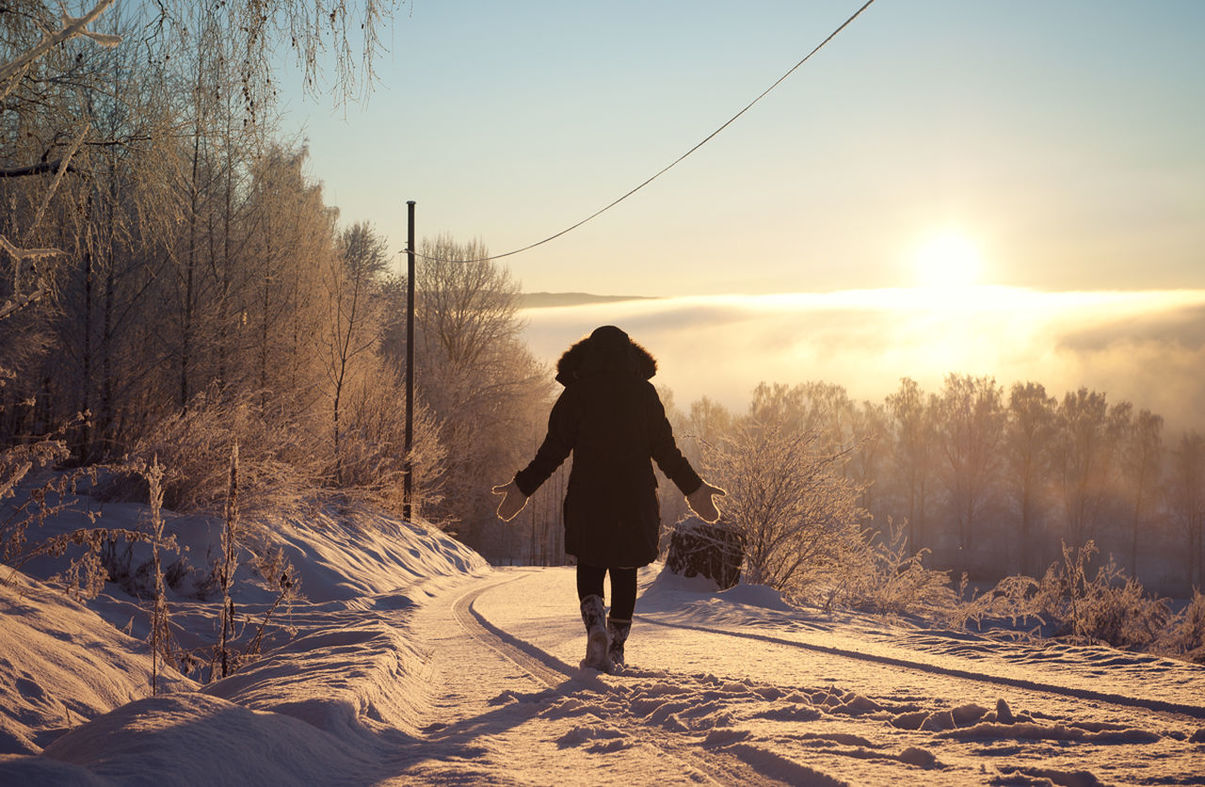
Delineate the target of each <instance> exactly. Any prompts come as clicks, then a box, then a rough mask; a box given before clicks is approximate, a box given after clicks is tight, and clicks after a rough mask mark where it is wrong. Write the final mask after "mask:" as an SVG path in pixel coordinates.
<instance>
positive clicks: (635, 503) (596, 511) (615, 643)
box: [493, 325, 724, 671]
mask: <svg viewBox="0 0 1205 787" xmlns="http://www.w3.org/2000/svg"><path fill="white" fill-rule="evenodd" d="M656 371H657V362H656V361H655V360H654V359H653V356H652V355H650V354H649V353H648V351H647V350H645V349H644V348H643V347H641V346H640V345H638V344H636V343H635V342H633V341H632V340H631V339H629V338H628V335H627V334H626V333H624V332H623V331H621V330H620V329H619V328H616V327H615V326H613V325H604V326H603V327H601V328H598V329H596V330H595V331H594V332H593V333H591V334H590V335H589V336H588V337H587V338H585V339H582V340H581V341H579V342H577V343H576V344H574V345H573V346H572V347H570V348H569V349H568V350H567V351H566V352H565V354H564V355H562V356H561V359H560V361H559V362H557V375H556V380H557V382H559V383H560V384H561V385H563V386H565V390H564V391H563V392H562V393H561V396H560V398H559V399H557V401H556V404H555V405H553V408H552V414H551V415H550V416H549V418H548V435H547V436H546V437H545V438H544V442H543V444H542V445H541V446H540V449H539V450H538V451H537V452H536V457H535V459H533V460H532V461H531V463H530V464H529V465H527V467H525V468H524V469H522V470H520V471H519V472H518V473H516V474H515V478H514V480H513V481H511V482H510V483H509V484H502V485H500V486H495V487H494V488H493V492H494V494H499V495H505V497H504V498H503V500H502V503H501V504H500V505H499V506H498V516H499V517H500V518H501V519H502V520H503V521H507V522H509V521H510V520H511V519H514V518H515V516H516V515H518V513H519V512H520V511H521V510H522V509H523V506H524V505H526V503H527V498H528V497H530V496H531V495H532V494H533V493H535V491H536V490H537V489H539V488H540V485H541V484H543V483H544V482H545V481H546V480H548V477H549V476H550V475H552V473H553V471H554V470H556V469H557V467H559V466H560V464H561V462H563V461H565V457H567V456H568V455H569V453H570V452H572V453H573V469H572V470H571V472H570V474H569V489H568V492H567V493H566V495H565V504H564V521H565V551H566V552H568V553H569V554H571V555H575V556H576V557H577V595H578V599H579V601H580V602H581V612H582V622H583V623H585V625H586V633H587V644H586V659H585V661H584V662H583V666H586V667H593V668H595V669H599V670H606V671H609V670H610V669H611V667H612V665H614V666H616V667H622V666H623V663H624V659H623V646H624V642H625V641H626V640H627V638H628V631H629V630H630V628H631V625H632V612H633V610H635V608H636V569H638V568H640V567H641V566H646V565H648V564H649V563H651V562H652V561H653V560H655V559H656V558H657V542H658V537H659V535H660V530H661V514H660V509H659V506H658V504H657V479H656V476H654V475H653V467H652V464H651V462H650V460H653V461H656V462H657V465H658V466H659V467H660V468H661V471H662V472H663V473H665V475H666V476H667V477H668V478H669V479H670V480H672V481H673V482H674V484H675V485H676V486H677V487H678V489H680V490H681V491H682V493H683V494H684V495H686V501H687V503H688V504H689V505H690V508H691V510H693V511H694V512H695V513H696V514H698V515H699V517H700V518H702V519H704V520H706V521H708V522H714V521H716V520H717V519H718V518H719V511H718V510H717V509H716V507H715V504H714V503H713V502H712V499H711V498H712V495H723V494H724V492H723V490H721V489H718V488H717V487H714V486H711V485H709V484H706V483H704V482H703V480H702V479H700V478H699V476H698V474H697V473H696V472H695V471H694V469H693V468H692V467H691V466H690V462H688V461H687V460H686V457H684V456H683V455H682V453H681V451H679V450H678V446H677V445H676V444H675V443H674V435H673V430H672V429H671V428H670V424H669V421H668V420H667V419H666V417H665V408H664V407H662V405H661V399H660V398H659V397H658V396H657V390H656V389H655V388H654V387H653V384H652V383H650V382H649V379H650V378H651V377H652V376H653V375H654V374H655V373H656ZM608 573H609V574H610V575H611V613H610V616H609V617H607V618H606V619H605V622H604V602H603V577H604V576H605V575H606V574H608Z"/></svg>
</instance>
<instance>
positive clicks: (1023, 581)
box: [947, 574, 1046, 628]
mask: <svg viewBox="0 0 1205 787" xmlns="http://www.w3.org/2000/svg"><path fill="white" fill-rule="evenodd" d="M1039 589H1040V584H1039V583H1038V581H1037V580H1036V579H1034V578H1033V577H1027V576H1025V575H1023V574H1017V575H1014V576H1011V577H1005V578H1004V579H1002V580H1000V581H999V582H997V583H996V585H995V586H994V587H993V588H991V589H990V590H988V591H986V592H984V593H980V594H979V595H977V596H974V597H972V598H969V599H967V598H963V596H962V593H959V594H956V595H958V597H959V603H957V604H956V605H954V607H953V608H952V609H951V611H950V614H949V617H948V618H947V622H948V623H949V624H950V625H952V626H954V627H955V628H965V627H966V626H967V625H969V624H970V623H971V622H972V621H973V622H974V623H975V625H976V626H977V627H980V628H982V626H983V622H984V621H985V620H989V621H991V620H1005V619H1007V620H1008V621H1009V623H1010V624H1011V625H1013V626H1017V625H1018V624H1020V625H1023V626H1028V625H1031V624H1032V623H1037V624H1038V625H1045V623H1046V620H1045V618H1044V617H1043V612H1044V609H1045V608H1044V606H1043V603H1042V598H1043V597H1042V596H1040V595H1039Z"/></svg>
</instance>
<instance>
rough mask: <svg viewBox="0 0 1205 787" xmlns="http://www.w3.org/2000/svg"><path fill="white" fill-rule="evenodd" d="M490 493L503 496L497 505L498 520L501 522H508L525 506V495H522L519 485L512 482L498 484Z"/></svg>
mask: <svg viewBox="0 0 1205 787" xmlns="http://www.w3.org/2000/svg"><path fill="white" fill-rule="evenodd" d="M490 491H491V492H493V493H494V494H495V495H503V498H502V502H501V503H499V504H498V518H499V519H501V520H502V521H503V522H509V521H511V520H512V519H514V518H515V517H517V516H518V515H519V512H520V511H522V510H523V506H525V505H527V495H525V494H523V492H522V490H520V489H519V485H518V484H516V483H515V482H514V481H511V482H510V483H509V484H499V485H498V486H495V487H494V488H493V489H491V490H490Z"/></svg>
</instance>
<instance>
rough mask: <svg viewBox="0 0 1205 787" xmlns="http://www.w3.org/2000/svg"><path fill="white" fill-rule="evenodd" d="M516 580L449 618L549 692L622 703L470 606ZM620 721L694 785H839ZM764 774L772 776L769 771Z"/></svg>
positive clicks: (593, 678)
mask: <svg viewBox="0 0 1205 787" xmlns="http://www.w3.org/2000/svg"><path fill="white" fill-rule="evenodd" d="M520 578H521V577H513V578H510V579H505V580H502V581H498V582H492V583H490V584H488V585H485V586H483V587H477V588H473V589H470V590H469V591H468V592H466V593H465V594H464V595H462V596H461V597H460V598H458V599H456V601H455V602H454V603H453V604H452V616H453V618H454V619H455V620H456V622H457V623H458V624H459V625H460V626H461V627H462V628H463V629H464V631H465V632H466V633H467V634H469V636H471V637H473V638H474V639H476V640H477V641H478V642H480V643H481V644H482V645H485V646H486V647H488V648H490V649H491V650H493V651H494V652H495V653H497V654H498V655H500V656H501V657H503V658H505V659H507V660H508V661H510V662H511V663H513V664H515V665H516V666H518V667H519V668H520V669H522V670H523V671H524V672H527V673H528V674H529V675H531V676H532V677H534V678H535V679H536V680H537V681H539V682H540V683H543V684H545V685H546V686H547V687H548V688H549V689H550V690H552V691H559V692H563V691H564V688H565V684H567V683H571V684H574V689H575V690H580V689H587V690H593V691H595V692H598V693H599V694H601V695H604V696H606V697H608V698H610V699H612V700H620V701H621V702H623V701H626V700H627V699H628V698H627V697H626V696H621V695H625V692H623V690H622V688H621V687H618V686H614V685H611V684H608V683H607V682H606V681H604V680H602V678H601V677H599V676H598V675H596V674H591V673H589V672H587V671H586V670H584V669H579V668H577V667H573V666H571V665H569V664H566V663H565V662H564V661H561V660H560V659H558V658H557V657H555V656H553V655H552V654H551V653H548V652H547V651H544V650H542V649H540V648H539V647H537V646H535V645H533V644H531V643H529V642H526V641H524V640H522V639H520V638H518V637H516V636H514V635H513V634H511V633H509V632H507V631H505V630H504V629H502V628H499V627H498V626H496V625H494V624H493V623H491V622H490V621H489V620H488V619H487V618H486V617H485V616H484V615H483V614H482V613H481V612H479V611H478V610H477V609H476V608H475V606H474V605H475V602H476V601H477V599H478V598H479V597H481V595H483V594H484V593H487V592H489V591H491V590H495V589H497V588H499V587H501V586H502V585H505V584H507V583H509V582H513V581H515V580H517V579H520ZM623 722H624V723H625V728H624V730H625V733H626V734H627V735H629V736H630V737H631V738H632V739H633V740H634V741H635V742H638V743H640V744H642V745H645V746H647V747H650V748H652V749H654V750H656V751H657V752H659V753H660V754H662V755H664V756H665V757H668V758H669V759H671V760H674V761H676V762H680V763H682V765H683V766H685V768H687V769H688V770H686V771H684V772H683V773H684V775H685V774H686V773H688V772H689V773H692V774H696V775H697V778H695V779H693V780H694V781H697V782H705V783H710V784H721V785H728V784H773V783H781V784H797V785H811V786H813V787H830V785H838V784H843V783H844V782H841V781H839V780H836V779H833V778H832V777H830V776H828V775H826V774H824V773H821V772H819V771H816V770H814V769H812V768H809V767H808V766H805V765H802V764H799V763H795V762H792V761H789V760H784V759H782V758H777V759H776V760H773V761H772V762H771V764H770V765H769V767H768V768H767V765H766V760H767V757H768V756H770V755H769V753H767V752H765V751H762V750H758V749H755V748H753V747H749V746H745V745H744V744H742V743H740V742H739V739H738V740H737V741H734V742H733V744H732V745H728V746H724V747H711V748H703V747H700V746H699V745H698V744H699V742H698V741H697V740H694V739H683V743H682V744H681V745H677V746H671V747H667V746H666V741H667V738H668V739H674V738H678V737H680V736H678V735H677V734H675V733H673V732H671V731H669V730H667V729H666V728H665V727H663V726H659V725H655V724H651V723H649V722H647V721H646V720H644V719H642V718H640V717H639V716H636V715H635V714H634V713H632V712H626V713H624V718H623ZM632 733H637V734H632ZM746 750H748V751H746ZM742 755H744V756H742ZM759 764H761V765H762V767H761V768H759V767H757V766H758V765H759ZM767 770H772V771H774V773H768V772H767Z"/></svg>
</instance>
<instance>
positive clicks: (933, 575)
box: [833, 521, 958, 616]
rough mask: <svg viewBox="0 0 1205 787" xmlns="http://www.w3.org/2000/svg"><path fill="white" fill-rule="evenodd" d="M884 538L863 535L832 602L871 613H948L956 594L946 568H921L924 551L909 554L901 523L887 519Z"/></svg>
mask: <svg viewBox="0 0 1205 787" xmlns="http://www.w3.org/2000/svg"><path fill="white" fill-rule="evenodd" d="M887 532H888V537H887V540H886V541H884V540H883V539H881V538H879V536H878V534H867V536H866V541H865V548H864V550H863V551H862V552H861V553H860V554H856V555H854V557H855V558H856V560H855V562H853V563H851V564H848V565H847V566H846V568H845V572H844V573H845V580H844V582H842V583H841V584H840V585H838V586H836V587H835V589H834V590H835V592H834V598H833V600H834V601H835V602H836V603H839V604H841V605H842V606H847V607H850V608H852V609H859V610H864V611H867V612H876V613H892V614H920V615H925V616H934V615H945V614H950V613H951V612H952V611H953V610H954V609H955V608H956V606H957V601H958V598H957V594H956V593H955V592H954V590H953V588H951V587H950V575H949V572H946V571H934V570H932V569H928V568H925V565H924V558H925V556H926V555H927V554H928V550H927V549H922V550H920V551H918V552H913V551H911V549H910V548H909V543H908V538H907V536H906V535H905V523H902V522H901V523H896V522H894V521H889V522H888V529H887Z"/></svg>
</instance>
